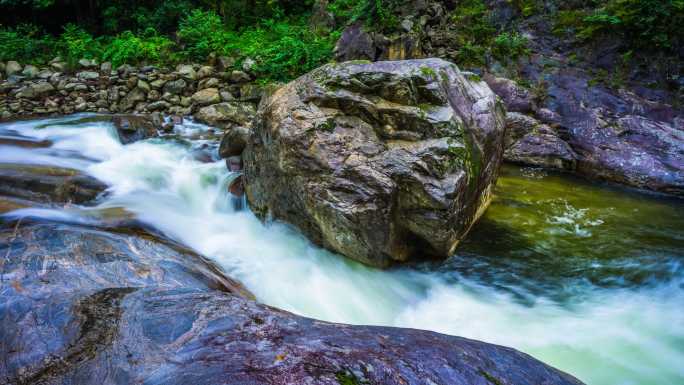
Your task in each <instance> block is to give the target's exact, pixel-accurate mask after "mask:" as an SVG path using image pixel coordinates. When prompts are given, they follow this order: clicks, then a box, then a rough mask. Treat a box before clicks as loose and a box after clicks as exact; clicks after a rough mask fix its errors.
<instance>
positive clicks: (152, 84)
mask: <svg viewBox="0 0 684 385" xmlns="http://www.w3.org/2000/svg"><path fill="white" fill-rule="evenodd" d="M164 84H166V80H165V79H157V80H153V81H152V82H150V87H152V88H154V89H161V88H162V87H164Z"/></svg>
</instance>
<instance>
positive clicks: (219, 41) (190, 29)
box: [177, 9, 235, 60]
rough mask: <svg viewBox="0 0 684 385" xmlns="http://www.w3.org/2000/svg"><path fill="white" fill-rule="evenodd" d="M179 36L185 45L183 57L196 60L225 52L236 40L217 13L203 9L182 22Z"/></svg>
mask: <svg viewBox="0 0 684 385" xmlns="http://www.w3.org/2000/svg"><path fill="white" fill-rule="evenodd" d="M177 35H178V38H179V39H180V40H181V43H182V44H183V52H182V55H183V56H184V57H185V58H187V59H196V60H204V59H206V57H207V55H209V54H210V53H211V52H225V51H226V47H227V45H228V44H229V43H230V41H231V40H234V39H235V36H234V34H233V33H231V32H229V31H227V30H226V27H225V26H224V25H223V22H222V21H221V17H220V16H219V15H217V14H216V12H214V11H204V10H201V9H195V10H193V11H192V12H190V14H189V15H188V16H187V17H186V18H184V19H183V20H181V22H180V25H179V28H178V33H177Z"/></svg>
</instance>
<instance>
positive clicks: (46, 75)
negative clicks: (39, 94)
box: [36, 69, 55, 79]
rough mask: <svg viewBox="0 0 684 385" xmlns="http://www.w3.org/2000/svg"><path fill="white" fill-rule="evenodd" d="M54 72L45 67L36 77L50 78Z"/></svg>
mask: <svg viewBox="0 0 684 385" xmlns="http://www.w3.org/2000/svg"><path fill="white" fill-rule="evenodd" d="M54 74H55V73H54V72H52V71H50V70H49V69H43V70H41V71H40V72H38V74H37V75H36V77H38V78H39V79H50V78H51V77H52V75H54Z"/></svg>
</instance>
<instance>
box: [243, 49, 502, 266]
mask: <svg viewBox="0 0 684 385" xmlns="http://www.w3.org/2000/svg"><path fill="white" fill-rule="evenodd" d="M504 118H505V117H504V110H503V107H502V106H501V105H500V104H498V102H497V99H496V97H495V95H494V94H493V93H492V92H491V90H490V89H489V88H488V87H487V86H486V84H485V83H484V82H481V81H476V80H473V81H471V80H468V79H466V77H464V75H463V74H461V73H460V72H459V71H458V69H457V68H456V66H455V65H453V64H450V63H448V62H446V61H442V60H439V59H428V60H414V61H397V62H377V63H372V64H365V63H357V62H349V63H342V64H333V65H327V66H324V67H321V68H319V69H317V70H315V71H313V72H312V73H310V74H308V75H306V76H303V77H301V78H299V79H297V80H295V81H293V82H291V83H290V84H288V85H287V86H285V87H283V88H281V89H280V90H278V91H276V92H275V93H274V94H273V95H271V96H270V97H268V98H267V99H265V100H264V101H262V104H261V105H260V109H259V111H258V113H257V119H256V121H255V126H254V128H253V134H252V136H251V137H250V140H249V142H248V144H247V148H246V150H245V153H244V154H243V157H244V161H245V189H246V193H247V197H248V199H249V201H250V203H251V204H252V208H253V210H254V211H255V212H257V213H258V215H261V216H264V217H266V216H268V217H271V216H272V217H273V218H276V219H282V220H285V221H287V222H290V223H293V224H294V225H296V226H297V227H299V228H300V229H301V230H302V231H303V232H304V233H305V234H306V235H308V236H309V238H310V239H313V240H314V242H317V243H319V244H322V245H324V246H325V247H328V248H330V249H332V250H334V251H336V252H339V253H341V254H343V255H346V256H348V257H350V258H352V259H355V260H358V261H361V262H364V263H367V264H370V265H374V266H383V267H384V266H388V265H390V264H392V263H393V262H398V261H406V260H408V259H411V258H414V257H417V255H418V254H420V256H421V257H422V258H425V257H427V256H438V257H446V256H448V255H450V254H451V252H452V251H453V249H454V247H455V245H456V244H457V243H458V241H459V240H460V239H461V238H462V237H463V236H464V234H465V233H466V232H467V231H468V229H469V228H470V226H471V225H472V224H473V223H474V222H475V221H476V220H477V218H478V216H479V215H480V214H481V213H482V211H483V210H484V208H485V207H486V206H487V204H488V199H489V194H490V188H491V185H492V183H493V182H494V181H495V178H496V175H497V172H498V167H499V164H500V162H501V160H502V155H503V136H504Z"/></svg>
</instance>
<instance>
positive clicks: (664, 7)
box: [579, 0, 684, 50]
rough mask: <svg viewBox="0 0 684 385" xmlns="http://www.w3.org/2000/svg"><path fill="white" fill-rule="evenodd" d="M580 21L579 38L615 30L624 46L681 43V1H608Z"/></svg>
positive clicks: (683, 39)
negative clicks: (623, 40) (622, 40)
mask: <svg viewBox="0 0 684 385" xmlns="http://www.w3.org/2000/svg"><path fill="white" fill-rule="evenodd" d="M583 22H584V25H583V28H582V29H581V30H580V33H579V37H580V38H583V39H590V38H593V37H595V36H596V35H598V34H616V33H617V34H620V35H622V36H623V37H624V38H625V40H626V45H627V46H628V48H637V49H649V50H652V49H660V50H670V49H675V48H677V47H679V46H680V45H681V44H683V43H684V31H683V30H682V25H683V24H684V0H609V1H607V2H605V3H604V5H602V6H600V7H598V8H595V9H594V10H593V11H592V12H590V14H589V15H588V16H587V17H585V18H584V19H583Z"/></svg>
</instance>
